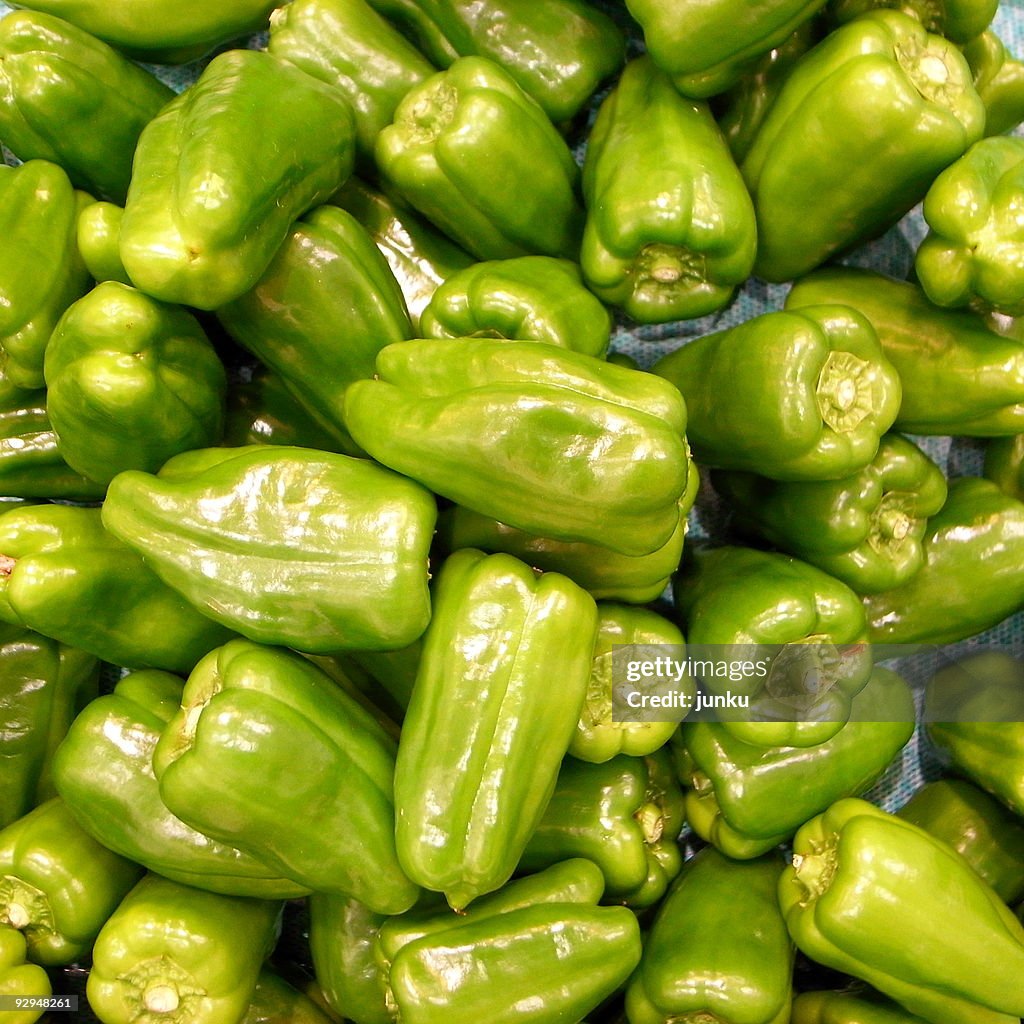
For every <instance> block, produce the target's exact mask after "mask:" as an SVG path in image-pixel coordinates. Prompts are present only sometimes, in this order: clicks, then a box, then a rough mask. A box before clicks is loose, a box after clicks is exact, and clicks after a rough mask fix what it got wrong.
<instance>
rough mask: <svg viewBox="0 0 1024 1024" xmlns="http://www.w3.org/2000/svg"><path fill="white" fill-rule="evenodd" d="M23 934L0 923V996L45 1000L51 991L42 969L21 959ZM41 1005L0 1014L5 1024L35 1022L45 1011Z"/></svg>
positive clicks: (22, 957) (23, 958) (46, 976)
mask: <svg viewBox="0 0 1024 1024" xmlns="http://www.w3.org/2000/svg"><path fill="white" fill-rule="evenodd" d="M25 955H26V947H25V937H24V936H23V935H22V934H21V932H19V931H17V930H16V929H14V928H8V927H5V926H0V996H3V997H4V998H6V999H14V998H22V999H25V998H31V997H33V996H35V997H37V998H39V999H45V998H46V997H47V996H50V995H52V994H53V988H52V986H51V985H50V979H49V976H48V975H47V973H46V971H44V970H43V969H42V967H39V966H38V965H37V964H29V963H26V962H25ZM45 1012H46V1011H45V1009H44V1008H43V1007H33V1006H26V1007H25V1008H23V1009H20V1010H15V1009H9V1010H6V1011H5V1013H4V1021H5V1024H35V1022H36V1021H37V1020H39V1018H40V1017H41V1016H42V1015H43V1014H44V1013H45Z"/></svg>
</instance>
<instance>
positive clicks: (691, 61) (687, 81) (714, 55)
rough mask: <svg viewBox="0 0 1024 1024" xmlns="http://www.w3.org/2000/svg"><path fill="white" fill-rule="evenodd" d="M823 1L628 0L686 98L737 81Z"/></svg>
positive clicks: (657, 57) (662, 65)
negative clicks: (701, 0) (700, 0)
mask: <svg viewBox="0 0 1024 1024" xmlns="http://www.w3.org/2000/svg"><path fill="white" fill-rule="evenodd" d="M823 3H824V0H770V2H767V3H759V4H745V5H741V6H739V7H737V6H736V5H735V4H730V3H728V2H727V0H712V2H711V3H705V4H701V5H699V6H697V5H693V4H687V3H686V2H685V0H673V2H670V3H666V2H664V0H626V6H627V7H628V8H629V12H630V14H632V15H633V17H634V18H635V19H636V20H637V21H638V22H639V23H640V26H641V27H642V28H643V30H644V41H645V42H646V44H647V49H648V51H649V52H650V54H651V56H652V57H653V59H654V61H655V63H656V64H657V65H658V66H659V67H660V68H662V70H664V71H665V72H666V73H667V74H668V75H670V76H671V77H672V80H673V82H674V84H675V86H676V88H677V89H678V90H679V91H680V92H681V93H682V94H683V95H684V96H694V97H697V98H703V97H707V96H714V95H715V94H716V93H720V92H723V91H724V90H726V89H728V88H729V87H730V86H731V85H734V84H735V83H736V82H737V81H738V80H739V79H740V77H741V76H742V75H743V74H744V73H745V72H746V71H747V70H748V68H749V66H750V64H751V63H752V62H753V61H754V60H755V59H756V58H757V57H760V56H761V54H763V53H767V52H768V51H769V50H771V49H772V48H773V47H776V46H778V45H779V44H780V43H781V42H783V40H785V39H786V37H787V36H789V35H790V34H791V33H792V32H794V31H795V30H796V29H797V28H798V27H799V26H800V25H801V24H802V23H803V22H804V21H806V20H807V19H808V18H810V17H811V15H813V14H814V12H815V11H817V10H818V8H819V7H821V6H822V4H823Z"/></svg>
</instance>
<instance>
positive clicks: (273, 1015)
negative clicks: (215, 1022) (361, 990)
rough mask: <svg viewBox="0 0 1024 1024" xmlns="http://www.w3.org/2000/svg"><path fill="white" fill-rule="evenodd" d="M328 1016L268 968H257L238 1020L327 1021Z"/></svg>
mask: <svg viewBox="0 0 1024 1024" xmlns="http://www.w3.org/2000/svg"><path fill="white" fill-rule="evenodd" d="M330 1022H331V1018H330V1017H328V1016H327V1014H326V1013H325V1012H324V1011H323V1010H321V1009H320V1007H319V1006H317V1004H316V1003H315V1002H313V1000H312V999H310V998H309V996H307V995H304V994H303V993H302V992H300V991H299V990H298V989H296V988H293V987H292V986H291V985H289V984H288V982H286V981H285V980H284V979H283V978H280V977H278V975H276V974H274V973H273V972H272V971H267V970H263V971H260V976H259V978H258V979H257V980H256V988H255V989H254V990H253V993H252V1001H251V1002H250V1003H249V1009H248V1010H246V1011H245V1016H244V1017H243V1018H242V1019H241V1020H240V1021H239V1022H238V1024H330Z"/></svg>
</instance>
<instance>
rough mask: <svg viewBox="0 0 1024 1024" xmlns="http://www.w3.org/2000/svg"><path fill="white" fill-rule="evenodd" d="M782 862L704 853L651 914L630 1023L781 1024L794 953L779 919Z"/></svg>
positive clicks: (631, 991) (633, 985)
mask: <svg viewBox="0 0 1024 1024" xmlns="http://www.w3.org/2000/svg"><path fill="white" fill-rule="evenodd" d="M782 867H783V863H782V860H781V858H775V857H766V858H764V859H762V860H756V861H746V862H737V861H730V860H729V859H728V858H727V857H723V856H722V854H720V853H719V852H718V851H717V850H715V849H712V848H711V847H708V848H706V849H704V850H702V851H701V852H700V853H698V854H697V856H696V857H694V858H693V859H691V860H690V861H688V862H687V864H686V866H685V867H684V868H683V873H682V874H681V875H680V876H679V878H678V880H677V881H676V884H675V885H674V886H673V888H672V890H671V892H670V893H669V894H668V897H667V898H666V900H665V902H664V903H663V904H662V905H661V909H660V910H659V911H658V916H657V917H656V918H655V920H654V924H653V926H652V927H651V931H650V935H649V936H648V938H647V943H646V945H645V947H644V955H643V960H642V961H641V962H640V968H639V970H638V971H637V972H636V974H635V975H634V976H633V979H632V981H631V982H630V985H629V988H628V990H627V991H626V1017H627V1019H628V1021H629V1024H670V1022H672V1021H679V1022H682V1021H687V1022H688V1021H693V1022H694V1024H698V1022H703V1021H715V1022H721V1024H788V1021H789V1007H790V1002H791V1000H792V964H793V947H792V945H791V944H790V941H789V936H788V935H787V934H786V926H785V924H784V922H783V920H782V915H781V914H780V913H779V907H778V902H777V900H776V895H775V893H776V889H777V887H778V882H779V876H780V875H781V873H782Z"/></svg>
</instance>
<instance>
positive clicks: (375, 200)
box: [330, 176, 473, 331]
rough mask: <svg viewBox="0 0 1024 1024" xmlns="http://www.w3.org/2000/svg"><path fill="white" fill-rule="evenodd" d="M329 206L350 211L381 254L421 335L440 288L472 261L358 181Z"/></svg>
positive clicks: (422, 222)
mask: <svg viewBox="0 0 1024 1024" xmlns="http://www.w3.org/2000/svg"><path fill="white" fill-rule="evenodd" d="M330 201H331V203H333V204H334V205H336V206H340V207H341V208H342V209H344V210H348V212H349V213H351V214H352V216H353V217H355V219H356V220H357V221H359V223H360V224H362V226H363V227H364V228H365V229H366V231H367V233H368V234H369V236H370V237H371V238H372V239H373V240H374V242H375V243H376V245H377V248H378V249H380V251H381V252H382V253H383V254H384V259H386V260H387V261H388V266H389V267H390V268H391V273H392V274H394V276H395V280H396V281H397V282H398V286H399V288H401V289H402V295H403V296H404V298H405V305H406V308H407V309H408V310H409V317H410V319H411V320H412V324H413V328H414V329H416V330H417V331H419V329H420V316H421V315H422V313H423V310H424V309H425V308H426V305H427V303H428V302H429V301H430V298H431V296H432V295H433V294H434V292H435V291H436V290H437V287H438V285H440V284H441V283H442V282H444V281H446V280H447V279H448V278H449V277H451V276H452V274H454V273H456V272H457V271H459V270H462V269H464V268H465V267H468V266H471V265H472V264H473V257H472V256H470V255H469V253H467V252H464V251H463V250H462V249H460V248H459V247H458V246H457V245H456V244H455V243H454V242H453V241H451V240H450V239H449V238H448V237H447V236H445V235H442V234H441V232H439V231H438V230H437V229H436V228H435V227H433V225H431V224H428V223H427V222H426V221H425V220H423V219H422V218H421V217H420V216H419V214H417V213H414V212H413V211H412V210H411V209H410V208H409V207H408V206H406V205H405V204H404V203H400V202H398V201H397V200H396V199H395V198H394V197H389V196H385V195H384V194H383V193H382V192H376V191H374V190H373V189H372V188H370V187H369V185H367V184H366V183H365V182H363V181H361V180H360V179H359V178H357V177H354V176H353V177H352V178H349V180H348V181H347V182H346V183H345V184H344V185H343V186H342V187H341V188H340V189H339V190H338V191H337V192H336V193H335V194H334V195H333V196H332V197H331V200H330Z"/></svg>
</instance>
